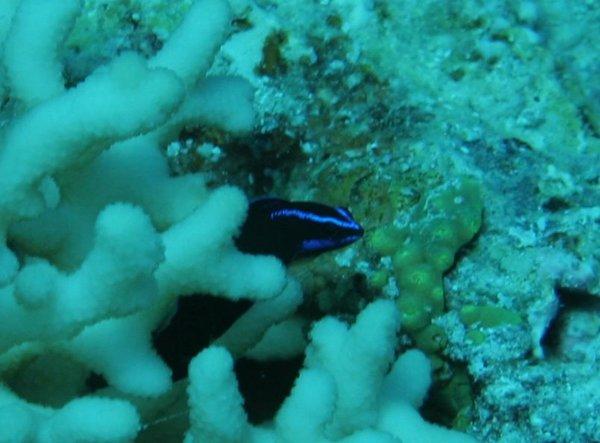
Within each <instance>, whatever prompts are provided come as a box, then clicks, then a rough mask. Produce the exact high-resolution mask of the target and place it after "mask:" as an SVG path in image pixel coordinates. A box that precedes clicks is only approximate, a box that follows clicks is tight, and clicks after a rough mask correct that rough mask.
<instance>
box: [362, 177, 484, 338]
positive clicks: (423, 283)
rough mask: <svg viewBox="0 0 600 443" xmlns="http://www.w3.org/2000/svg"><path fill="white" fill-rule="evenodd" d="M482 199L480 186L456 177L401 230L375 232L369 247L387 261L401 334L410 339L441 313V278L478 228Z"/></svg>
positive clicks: (434, 192)
mask: <svg viewBox="0 0 600 443" xmlns="http://www.w3.org/2000/svg"><path fill="white" fill-rule="evenodd" d="M482 211H483V199H482V196H481V190H480V187H479V184H478V183H477V182H476V181H474V180H473V179H471V178H467V177H460V178H457V179H456V180H453V181H451V182H449V183H446V184H444V185H442V186H440V187H438V188H436V189H434V190H432V191H431V192H430V193H429V195H427V196H426V197H425V198H424V199H422V200H421V201H420V202H419V203H418V204H417V205H416V206H415V208H414V209H413V213H412V214H411V217H410V219H409V222H408V223H407V224H406V226H404V227H402V228H398V227H395V226H385V227H382V228H379V229H378V230H377V231H375V232H374V234H373V235H371V237H370V238H369V240H368V242H369V246H370V247H371V248H372V249H374V250H375V251H376V252H378V253H379V254H381V255H389V256H391V257H392V264H393V271H394V277H395V278H396V282H397V286H398V292H399V297H398V299H397V301H396V303H397V305H398V308H399V310H400V312H401V315H402V317H403V318H402V320H403V322H402V325H403V328H404V330H405V331H407V332H409V333H410V334H411V335H415V334H416V333H417V332H418V331H420V330H421V329H423V328H425V327H426V326H428V325H429V324H430V323H431V319H432V318H434V317H436V316H438V315H441V314H442V313H443V312H444V309H445V308H444V288H443V281H442V277H443V274H444V272H446V271H448V269H450V267H451V266H452V265H453V264H454V260H455V255H456V253H457V252H458V250H459V249H460V248H461V247H462V246H463V245H464V244H465V243H467V242H468V241H470V240H471V239H472V238H473V237H474V236H475V234H476V233H477V232H478V231H479V228H480V227H481V220H482Z"/></svg>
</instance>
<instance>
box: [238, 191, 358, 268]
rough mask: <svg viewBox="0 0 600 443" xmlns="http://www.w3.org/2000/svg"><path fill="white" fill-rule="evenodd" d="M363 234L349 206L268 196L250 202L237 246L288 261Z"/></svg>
mask: <svg viewBox="0 0 600 443" xmlns="http://www.w3.org/2000/svg"><path fill="white" fill-rule="evenodd" d="M363 233H364V230H363V228H362V226H361V225H360V224H359V223H357V222H356V220H354V218H353V217H352V214H351V213H350V211H348V209H346V208H342V207H332V206H327V205H324V204H321V203H315V202H307V201H304V202H291V201H287V200H283V199H278V198H268V197H267V198H260V199H257V200H254V201H252V202H251V203H250V205H249V207H248V216H247V217H246V221H245V222H244V225H243V226H242V229H241V232H240V235H239V236H238V238H237V239H236V246H237V247H238V249H240V250H241V251H243V252H247V253H250V254H267V255H275V256H276V257H279V258H280V259H281V260H282V261H284V262H286V263H287V262H290V261H292V260H294V259H297V258H301V257H306V256H310V255H316V254H320V253H322V252H325V251H330V250H332V249H337V248H341V247H343V246H346V245H349V244H350V243H353V242H355V241H356V240H358V239H360V238H361V237H362V235H363Z"/></svg>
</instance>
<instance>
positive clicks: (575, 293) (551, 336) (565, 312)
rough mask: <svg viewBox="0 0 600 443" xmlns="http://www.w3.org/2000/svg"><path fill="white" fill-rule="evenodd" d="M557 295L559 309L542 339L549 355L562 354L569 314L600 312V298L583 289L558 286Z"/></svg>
mask: <svg viewBox="0 0 600 443" xmlns="http://www.w3.org/2000/svg"><path fill="white" fill-rule="evenodd" d="M556 296H557V297H558V302H559V305H558V309H557V311H556V314H555V315H554V318H553V319H552V320H551V321H550V323H549V324H548V327H547V328H546V332H545V333H544V336H543V337H542V340H541V344H542V348H543V349H544V353H545V354H546V355H548V356H557V355H559V354H560V352H561V349H560V347H561V342H562V336H563V333H564V330H565V328H566V327H567V323H568V317H569V314H571V313H573V312H578V311H579V312H585V311H587V312H591V311H594V312H597V313H599V314H600V298H599V297H598V296H596V295H594V294H591V293H589V292H587V291H585V290H583V289H578V288H564V287H557V288H556Z"/></svg>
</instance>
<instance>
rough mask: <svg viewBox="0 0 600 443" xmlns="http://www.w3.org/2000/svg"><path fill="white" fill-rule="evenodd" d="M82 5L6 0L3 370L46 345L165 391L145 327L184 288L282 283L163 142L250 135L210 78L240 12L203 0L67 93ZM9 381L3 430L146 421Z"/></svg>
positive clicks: (115, 437) (68, 432) (75, 435)
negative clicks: (24, 392)
mask: <svg viewBox="0 0 600 443" xmlns="http://www.w3.org/2000/svg"><path fill="white" fill-rule="evenodd" d="M80 9H81V2H80V1H79V0H68V1H61V2H54V1H51V0H21V1H8V2H2V5H0V39H1V41H0V43H2V54H1V55H2V57H1V60H2V70H1V71H0V72H1V74H0V93H2V94H3V97H5V98H6V101H5V107H4V109H3V111H2V118H3V121H4V122H5V123H4V124H3V126H2V128H1V133H0V371H2V373H5V374H7V373H9V372H10V371H14V370H16V369H18V367H19V365H21V364H22V362H23V361H25V360H26V359H29V358H31V357H32V356H35V355H39V354H42V353H44V352H47V351H52V352H54V353H57V352H58V353H62V354H63V355H65V358H69V359H72V360H75V361H78V362H80V363H81V364H82V365H84V366H85V367H87V368H88V369H89V370H93V371H95V372H97V373H99V374H102V375H103V376H104V377H105V378H106V379H107V380H108V382H109V384H110V385H112V386H113V387H115V388H117V389H119V390H120V391H121V392H125V393H128V394H131V395H141V396H156V395H160V394H163V393H165V392H166V391H168V390H169V388H170V386H171V379H170V370H169V368H168V367H167V366H166V365H165V364H164V362H163V361H162V360H161V359H160V358H159V357H158V355H157V354H156V352H155V351H154V349H153V348H152V345H151V333H152V331H153V330H154V329H155V328H156V327H157V326H158V325H159V324H160V323H161V322H162V321H164V317H165V315H167V314H168V313H169V310H170V309H171V306H172V304H173V302H174V301H175V300H176V299H177V297H179V296H183V295H191V294H194V293H210V294H213V295H217V296H221V297H226V298H231V299H239V298H247V299H253V300H266V299H269V298H271V297H275V296H277V295H278V294H280V293H281V291H282V290H283V288H284V286H285V285H286V275H285V269H284V267H283V266H282V264H281V263H280V262H279V261H278V260H277V259H275V258H273V257H260V256H250V255H246V254H243V253H241V252H239V251H238V250H237V249H236V248H235V247H234V244H233V237H234V235H235V234H236V232H237V230H238V229H239V226H240V225H241V223H242V222H243V219H244V217H245V212H246V206H247V201H246V198H245V196H244V195H243V194H242V193H241V191H239V190H238V189H235V188H232V187H223V188H220V189H216V190H209V189H207V188H206V187H205V184H204V181H203V179H202V178H201V177H200V176H199V175H195V174H189V175H186V176H182V177H171V176H170V174H169V170H168V167H167V163H166V160H165V158H164V157H163V155H162V152H161V148H162V147H164V146H165V145H166V144H167V143H168V142H170V141H171V140H172V138H173V137H176V136H177V135H178V133H179V131H180V130H181V129H182V128H183V127H184V126H195V125H199V124H210V125H216V126H220V127H222V128H224V129H225V130H229V131H234V132H242V131H248V130H250V129H251V128H252V124H253V110H252V91H251V88H250V87H249V86H248V85H247V83H246V82H244V81H243V80H240V79H234V78H206V77H205V74H206V71H207V69H208V67H209V66H210V64H211V62H212V58H213V56H214V54H215V52H216V50H217V49H218V48H219V46H220V45H221V43H222V42H223V39H224V38H225V37H226V35H227V32H228V26H229V23H230V21H231V13H230V10H229V5H228V3H227V1H225V0H198V1H196V2H195V3H194V4H193V5H192V7H191V9H190V10H189V12H188V15H187V17H186V18H185V19H184V21H183V23H182V24H181V26H180V27H179V29H177V30H176V31H175V32H174V33H173V34H172V36H171V38H170V40H168V41H167V42H166V43H165V45H164V46H163V48H162V49H161V50H160V51H159V52H158V53H157V54H156V55H155V56H154V57H153V58H152V59H151V60H146V59H144V58H143V57H142V56H140V55H137V54H134V53H125V54H123V55H121V56H119V57H118V58H116V59H114V60H113V61H112V62H110V63H109V64H107V65H105V66H101V67H100V68H98V69H97V70H96V71H95V72H93V73H92V74H91V75H90V76H89V77H88V78H86V79H85V80H84V81H83V82H81V83H79V84H78V85H76V86H75V87H72V88H69V87H68V86H67V85H66V82H65V79H64V78H63V74H62V72H63V69H62V64H61V61H60V58H59V55H58V54H59V52H60V51H59V49H60V47H61V45H62V42H63V40H64V39H65V38H66V36H67V35H68V32H69V29H70V27H71V26H72V24H73V21H74V19H75V18H76V16H77V14H78V13H79V11H80ZM295 300H297V301H295V302H294V304H293V306H296V305H297V303H298V302H299V300H298V297H296V298H295ZM286 312H287V311H286ZM267 327H268V324H266V325H264V326H263V328H264V329H266V328H267ZM259 338H260V336H258V337H257V340H258V339H259ZM0 389H1V391H0V394H1V395H0V423H3V424H7V426H2V432H1V435H0V440H1V441H11V442H12V441H45V442H66V441H81V440H85V441H103V442H112V441H115V442H116V441H125V440H130V439H132V438H134V437H135V435H136V434H137V432H138V430H139V418H138V415H137V412H136V411H135V409H134V408H133V407H132V406H131V405H129V404H128V403H127V402H125V401H123V400H112V399H106V398H85V397H84V398H80V399H76V400H73V401H72V402H70V403H68V404H66V405H65V406H63V407H62V408H59V409H56V410H50V409H49V408H46V407H42V406H36V405H33V404H31V403H28V402H26V401H24V400H22V399H19V398H18V397H17V396H16V395H15V394H13V393H11V392H10V390H9V389H8V388H7V387H6V386H3V385H0ZM102 422H104V423H105V424H104V425H93V423H102ZM9 423H10V426H8V424H9Z"/></svg>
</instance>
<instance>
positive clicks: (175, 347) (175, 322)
mask: <svg viewBox="0 0 600 443" xmlns="http://www.w3.org/2000/svg"><path fill="white" fill-rule="evenodd" d="M250 306H252V303H251V302H250V301H247V300H239V301H236V302H233V301H230V300H225V299H223V298H218V297H212V296H209V295H205V294H202V295H193V296H189V297H180V298H179V300H178V305H177V311H176V312H175V314H174V315H173V317H172V318H171V319H170V320H169V323H168V325H167V326H166V327H165V328H163V329H161V330H158V331H156V332H155V333H154V335H153V343H154V347H155V349H156V351H157V352H158V354H159V355H160V356H161V357H162V358H163V360H164V361H165V362H166V363H167V365H168V366H169V367H170V368H171V370H172V371H173V380H175V381H176V380H180V379H182V378H185V377H187V369H188V365H189V363H190V361H191V359H192V358H194V356H196V355H197V354H198V353H199V352H200V351H202V350H203V349H205V348H206V347H207V346H209V345H210V344H211V342H212V341H214V340H215V339H217V338H219V337H220V336H221V335H222V334H223V333H224V332H225V331H226V330H227V329H229V327H230V326H231V325H232V324H233V323H234V322H235V321H236V320H237V319H238V318H239V317H240V316H241V315H242V314H244V312H246V311H247V310H248V309H249V308H250Z"/></svg>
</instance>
